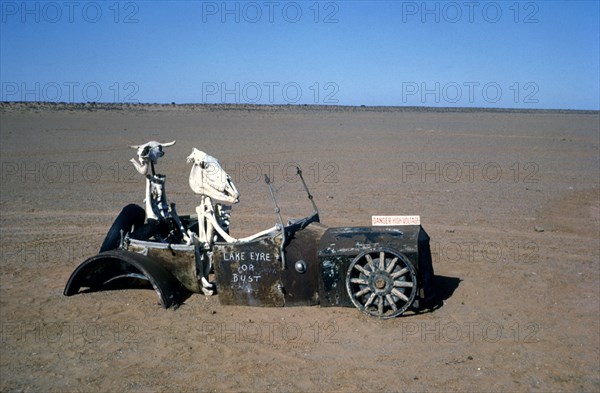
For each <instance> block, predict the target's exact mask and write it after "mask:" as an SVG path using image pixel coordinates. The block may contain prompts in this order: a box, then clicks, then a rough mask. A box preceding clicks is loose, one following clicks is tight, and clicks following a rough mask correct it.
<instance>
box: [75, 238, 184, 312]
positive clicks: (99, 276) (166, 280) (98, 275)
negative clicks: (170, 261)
mask: <svg viewBox="0 0 600 393" xmlns="http://www.w3.org/2000/svg"><path fill="white" fill-rule="evenodd" d="M126 278H130V279H142V280H146V281H148V282H149V283H150V284H151V285H152V287H153V288H154V290H155V291H156V293H157V294H158V297H159V299H160V302H161V304H162V305H163V307H164V308H169V307H172V306H173V307H177V306H179V305H180V304H181V303H183V301H184V300H185V299H186V298H187V297H189V295H190V292H189V291H188V290H187V289H186V288H185V287H184V286H183V285H182V284H181V283H180V282H179V281H178V280H177V279H176V278H175V277H174V276H173V274H171V273H170V272H169V271H168V270H167V269H165V268H164V267H163V266H161V265H160V264H159V263H158V262H156V261H155V260H153V259H152V258H149V257H147V256H145V255H142V254H138V253H133V252H129V251H125V250H111V251H105V252H101V253H99V254H97V255H95V256H93V257H91V258H88V259H86V260H85V261H84V262H83V263H81V264H80V265H79V266H78V267H77V268H76V269H75V271H74V272H73V273H72V274H71V277H69V280H68V281H67V285H66V286H65V290H64V295H65V296H72V295H75V294H77V293H80V289H81V288H89V289H88V290H87V291H85V292H95V291H101V290H107V289H112V288H114V287H115V284H116V283H117V280H119V279H126Z"/></svg>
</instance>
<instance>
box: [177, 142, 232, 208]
mask: <svg viewBox="0 0 600 393" xmlns="http://www.w3.org/2000/svg"><path fill="white" fill-rule="evenodd" d="M187 162H188V163H190V162H191V163H193V164H194V165H193V166H192V170H191V172H190V187H191V188H192V191H194V192H195V193H196V194H201V195H204V196H207V197H209V198H211V199H212V200H214V201H215V202H217V203H226V204H229V205H230V204H234V203H238V202H239V197H240V193H239V192H238V190H237V189H236V188H235V185H234V184H233V182H232V181H231V177H230V176H229V175H228V174H227V173H226V172H225V171H224V170H223V168H222V167H221V164H220V163H219V161H218V160H217V159H216V158H214V157H212V156H209V155H208V154H206V153H205V152H203V151H200V150H198V149H196V148H194V150H193V151H192V154H190V155H189V156H188V158H187Z"/></svg>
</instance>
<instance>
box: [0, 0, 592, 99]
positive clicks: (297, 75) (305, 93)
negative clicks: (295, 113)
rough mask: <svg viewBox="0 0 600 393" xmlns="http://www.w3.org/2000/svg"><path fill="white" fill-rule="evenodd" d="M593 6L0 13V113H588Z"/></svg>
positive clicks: (307, 4)
mask: <svg viewBox="0 0 600 393" xmlns="http://www.w3.org/2000/svg"><path fill="white" fill-rule="evenodd" d="M599 19H600V7H599V2H598V1H535V2H534V1H521V2H517V1H451V2H446V1H427V2H423V1H319V2H317V1H314V0H313V1H278V0H272V1H227V2H226V1H169V2H166V1H122V2H116V1H72V2H63V1H27V2H23V1H6V0H2V1H0V29H1V30H0V33H1V34H0V41H1V42H0V44H1V45H0V61H1V64H0V80H1V83H2V85H1V94H2V95H1V97H0V98H1V100H2V101H64V102H86V101H98V102H160V103H171V102H176V103H258V104H270V103H273V104H325V105H330V104H339V105H399V106H434V107H503V108H527V109H545V108H559V109H596V110H598V109H600V102H599V101H600V98H599V97H600V92H599V83H600V82H599V74H600V71H599V70H600V64H599V59H600V38H599V37H600V27H599Z"/></svg>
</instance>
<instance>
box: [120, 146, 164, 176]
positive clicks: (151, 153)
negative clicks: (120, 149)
mask: <svg viewBox="0 0 600 393" xmlns="http://www.w3.org/2000/svg"><path fill="white" fill-rule="evenodd" d="M175 142H176V141H172V142H167V143H160V142H157V141H150V142H146V143H144V144H143V145H132V146H129V147H131V148H132V149H137V154H138V159H139V163H138V162H136V161H135V159H133V158H132V159H131V160H130V161H131V162H132V163H133V166H134V167H135V170H136V171H138V173H140V174H142V175H144V176H146V175H149V174H150V169H151V165H150V164H156V163H157V161H158V159H159V158H160V157H162V156H163V155H164V154H165V153H164V151H163V148H164V147H170V146H173V145H174V144H175Z"/></svg>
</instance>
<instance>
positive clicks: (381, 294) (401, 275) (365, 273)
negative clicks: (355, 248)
mask: <svg viewBox="0 0 600 393" xmlns="http://www.w3.org/2000/svg"><path fill="white" fill-rule="evenodd" d="M346 289H347V290H348V295H349V296H350V299H351V300H352V303H353V304H354V305H355V306H356V307H357V308H358V309H359V310H361V311H362V312H364V313H366V314H369V315H372V316H375V317H378V318H381V319H387V318H393V317H396V316H398V315H400V314H402V313H403V312H404V311H406V309H407V308H408V307H410V305H411V304H412V302H413V300H414V299H415V296H416V294H417V275H416V273H415V269H414V267H413V265H412V264H411V263H410V261H409V260H408V259H406V258H405V257H404V256H403V255H402V254H400V253H398V252H396V251H394V250H391V249H388V248H381V249H378V250H371V251H365V252H363V253H361V254H359V255H358V256H357V257H356V258H354V260H352V263H350V266H349V268H348V273H347V275H346Z"/></svg>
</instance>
